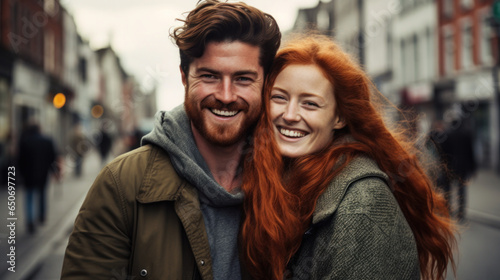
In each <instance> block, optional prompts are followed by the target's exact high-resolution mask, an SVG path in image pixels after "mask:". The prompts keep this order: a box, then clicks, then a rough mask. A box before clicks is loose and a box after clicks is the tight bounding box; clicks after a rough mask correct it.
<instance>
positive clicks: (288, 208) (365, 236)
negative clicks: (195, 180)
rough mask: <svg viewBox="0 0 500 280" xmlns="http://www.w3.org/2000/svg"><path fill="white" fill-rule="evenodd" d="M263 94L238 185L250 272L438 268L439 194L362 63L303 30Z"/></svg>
mask: <svg viewBox="0 0 500 280" xmlns="http://www.w3.org/2000/svg"><path fill="white" fill-rule="evenodd" d="M264 94H265V97H266V99H267V100H266V99H265V101H264V105H265V110H266V114H264V115H263V116H261V119H260V121H259V124H258V125H257V128H256V130H255V133H254V147H253V153H252V158H250V157H249V158H248V160H247V161H246V165H245V169H244V178H243V187H242V188H243V190H244V191H245V203H244V209H245V212H244V213H245V219H244V222H243V226H242V231H241V232H242V233H241V237H242V242H241V243H242V244H243V250H242V251H243V252H244V257H245V261H246V264H247V268H248V270H249V271H250V272H251V273H252V274H253V276H254V278H256V279H283V278H284V277H285V278H287V277H290V276H292V277H293V278H294V279H420V278H423V279H444V278H445V277H446V270H447V266H448V262H451V263H452V266H453V267H454V263H453V254H452V249H453V247H454V245H455V238H454V225H453V222H452V221H451V220H450V218H449V213H448V209H447V207H446V203H445V200H444V197H443V195H442V194H441V193H439V192H437V191H436V189H435V187H434V185H433V183H432V182H431V180H430V179H429V178H428V177H427V175H426V172H425V170H424V168H423V167H422V165H421V163H420V162H419V160H418V157H417V153H418V151H417V150H416V148H415V145H414V144H413V143H412V142H411V141H410V140H408V139H405V138H404V135H408V134H405V131H391V130H389V128H388V127H386V125H385V123H384V121H383V119H382V113H381V112H379V111H378V110H377V108H380V106H379V105H380V104H377V100H379V99H378V98H375V97H380V93H379V92H378V91H377V90H376V88H374V86H373V84H372V83H371V81H370V80H369V79H368V77H367V75H366V74H365V73H364V72H363V70H362V69H361V67H360V66H359V65H358V64H357V63H355V62H354V61H353V60H352V59H351V58H350V57H349V56H348V55H347V54H346V53H345V52H344V51H342V50H341V49H340V47H338V46H337V45H336V44H335V43H334V42H332V41H331V39H330V38H327V37H323V36H313V35H310V36H308V37H305V38H301V39H297V40H295V41H292V42H290V43H289V44H288V45H286V46H285V47H284V48H283V49H281V50H280V51H279V52H278V54H277V56H276V58H275V61H274V63H273V66H272V67H271V70H270V73H269V76H268V79H267V80H266V85H265V90H264ZM270 132H274V135H273V133H270ZM271 263H272V264H273V265H272V266H270V265H269V264H271Z"/></svg>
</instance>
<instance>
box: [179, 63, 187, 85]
mask: <svg viewBox="0 0 500 280" xmlns="http://www.w3.org/2000/svg"><path fill="white" fill-rule="evenodd" d="M179 70H180V71H181V78H182V84H183V85H184V87H186V85H187V77H186V74H184V71H182V67H181V66H180V65H179Z"/></svg>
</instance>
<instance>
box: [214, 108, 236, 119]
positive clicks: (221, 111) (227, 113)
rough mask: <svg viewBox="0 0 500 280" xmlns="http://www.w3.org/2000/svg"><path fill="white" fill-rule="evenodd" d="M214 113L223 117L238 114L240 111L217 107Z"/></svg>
mask: <svg viewBox="0 0 500 280" xmlns="http://www.w3.org/2000/svg"><path fill="white" fill-rule="evenodd" d="M211 111H212V113H214V114H216V115H218V116H222V117H232V116H234V115H236V114H238V111H224V110H217V109H212V110H211Z"/></svg>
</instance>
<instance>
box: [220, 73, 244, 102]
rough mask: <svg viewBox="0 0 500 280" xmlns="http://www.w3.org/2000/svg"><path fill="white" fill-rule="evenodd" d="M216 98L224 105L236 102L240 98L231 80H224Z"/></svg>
mask: <svg viewBox="0 0 500 280" xmlns="http://www.w3.org/2000/svg"><path fill="white" fill-rule="evenodd" d="M215 98H216V99H217V100H219V101H221V102H222V103H224V104H229V103H232V102H235V101H236V100H237V99H238V96H237V95H236V93H235V89H234V87H233V84H232V82H231V79H230V78H225V77H224V78H223V79H222V81H221V83H220V85H219V87H218V89H217V93H216V94H215Z"/></svg>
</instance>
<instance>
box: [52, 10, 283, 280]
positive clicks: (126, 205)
mask: <svg viewBox="0 0 500 280" xmlns="http://www.w3.org/2000/svg"><path fill="white" fill-rule="evenodd" d="M172 37H173V38H174V39H175V41H176V44H177V45H178V47H179V49H180V56H181V65H180V68H181V74H182V82H183V84H184V86H185V102H184V107H182V106H180V107H177V108H176V109H174V110H172V111H170V112H159V113H158V114H157V115H156V124H155V128H154V129H153V131H152V132H151V133H149V134H148V135H146V136H145V137H144V138H143V145H144V146H143V147H141V148H139V149H137V150H134V151H132V152H130V153H128V154H125V155H123V156H120V157H119V158H117V159H115V160H114V161H113V162H112V163H110V164H109V165H107V166H106V167H105V168H104V170H103V171H102V172H101V173H100V175H99V176H98V178H97V179H96V181H95V183H94V185H93V186H92V188H91V190H90V191H89V194H88V195H87V198H86V200H85V202H84V204H83V206H82V208H81V210H80V213H79V215H78V217H77V219H76V221H75V227H74V230H73V233H72V234H71V237H70V240H69V244H68V248H67V250H66V256H65V260H64V264H63V271H62V278H63V279H90V278H91V279H110V278H111V277H115V278H116V277H123V279H140V278H141V277H147V278H148V279H240V278H241V276H242V275H241V273H240V269H241V267H240V263H239V258H238V248H237V241H238V238H237V237H238V227H239V223H240V211H241V209H240V206H241V203H242V201H243V194H242V193H241V191H240V189H239V186H240V184H241V165H240V163H241V161H242V157H243V152H242V151H243V150H244V149H243V147H244V146H245V142H246V140H247V139H248V136H249V133H250V132H251V131H252V128H253V126H254V124H255V122H256V121H257V118H258V116H259V115H260V113H261V104H262V87H263V84H264V77H265V73H266V71H267V69H268V68H269V66H270V64H271V63H272V60H273V58H274V56H275V54H276V51H277V49H278V47H279V43H280V39H281V35H280V32H279V28H278V26H277V24H276V22H275V21H274V19H273V18H272V17H271V16H269V15H267V14H264V13H263V12H261V11H259V10H258V9H255V8H253V7H251V6H248V5H246V4H244V3H220V2H219V1H214V0H207V1H202V2H200V3H198V5H197V7H196V8H195V9H194V10H193V11H191V12H190V13H189V15H188V16H187V18H186V20H185V21H184V25H183V26H182V27H179V28H177V29H176V30H175V31H174V32H173V34H172Z"/></svg>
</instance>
